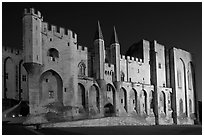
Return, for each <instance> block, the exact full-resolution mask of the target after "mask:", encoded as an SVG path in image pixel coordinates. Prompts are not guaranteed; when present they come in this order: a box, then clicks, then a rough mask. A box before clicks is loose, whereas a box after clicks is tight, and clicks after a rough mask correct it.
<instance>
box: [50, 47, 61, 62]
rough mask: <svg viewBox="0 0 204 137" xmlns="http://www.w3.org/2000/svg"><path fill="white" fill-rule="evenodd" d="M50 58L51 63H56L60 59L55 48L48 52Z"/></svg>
mask: <svg viewBox="0 0 204 137" xmlns="http://www.w3.org/2000/svg"><path fill="white" fill-rule="evenodd" d="M48 56H49V57H50V59H51V61H56V59H57V58H59V52H58V51H57V50H56V49H55V48H51V49H49V50H48Z"/></svg>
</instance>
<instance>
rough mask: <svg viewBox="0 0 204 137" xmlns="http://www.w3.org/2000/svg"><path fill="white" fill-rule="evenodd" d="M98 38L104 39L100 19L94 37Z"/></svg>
mask: <svg viewBox="0 0 204 137" xmlns="http://www.w3.org/2000/svg"><path fill="white" fill-rule="evenodd" d="M96 39H103V34H102V31H101V26H100V22H99V20H98V26H97V30H96V34H95V37H94V40H96Z"/></svg>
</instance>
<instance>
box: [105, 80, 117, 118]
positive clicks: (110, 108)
mask: <svg viewBox="0 0 204 137" xmlns="http://www.w3.org/2000/svg"><path fill="white" fill-rule="evenodd" d="M106 87H107V95H106V96H107V101H106V102H108V103H107V104H106V105H105V106H104V116H113V115H114V114H115V104H116V101H115V88H114V87H113V86H112V85H111V84H109V83H108V84H107V85H106Z"/></svg>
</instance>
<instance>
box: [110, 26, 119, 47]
mask: <svg viewBox="0 0 204 137" xmlns="http://www.w3.org/2000/svg"><path fill="white" fill-rule="evenodd" d="M113 43H119V41H118V36H117V33H116V29H115V26H114V27H113V35H112V38H111V43H110V44H113Z"/></svg>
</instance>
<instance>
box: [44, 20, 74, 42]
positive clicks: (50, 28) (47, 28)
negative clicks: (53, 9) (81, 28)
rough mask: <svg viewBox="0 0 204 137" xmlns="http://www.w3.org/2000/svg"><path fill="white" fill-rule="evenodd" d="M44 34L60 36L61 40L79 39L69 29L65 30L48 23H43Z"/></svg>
mask: <svg viewBox="0 0 204 137" xmlns="http://www.w3.org/2000/svg"><path fill="white" fill-rule="evenodd" d="M42 32H43V33H47V32H51V33H53V34H54V35H56V36H58V37H59V38H63V37H64V38H65V39H66V38H69V37H71V38H73V39H76V38H77V34H76V33H74V32H73V31H72V30H69V29H65V28H63V27H58V26H55V25H52V24H48V23H47V22H42Z"/></svg>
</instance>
